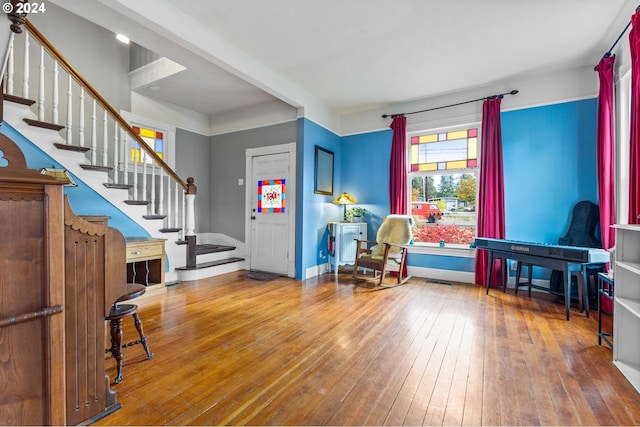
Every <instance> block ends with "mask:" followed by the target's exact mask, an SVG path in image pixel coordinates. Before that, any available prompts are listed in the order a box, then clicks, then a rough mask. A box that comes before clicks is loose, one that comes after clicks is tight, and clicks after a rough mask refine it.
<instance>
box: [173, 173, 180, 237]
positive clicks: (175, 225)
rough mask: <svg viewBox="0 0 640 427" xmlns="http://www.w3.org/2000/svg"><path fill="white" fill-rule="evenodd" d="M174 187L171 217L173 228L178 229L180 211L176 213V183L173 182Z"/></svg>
mask: <svg viewBox="0 0 640 427" xmlns="http://www.w3.org/2000/svg"><path fill="white" fill-rule="evenodd" d="M174 184H175V187H174V194H173V211H174V215H173V228H178V219H179V218H178V216H179V215H180V211H178V191H179V190H178V187H179V185H178V182H177V181H174Z"/></svg>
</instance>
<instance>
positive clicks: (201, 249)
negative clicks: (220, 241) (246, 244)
mask: <svg viewBox="0 0 640 427" xmlns="http://www.w3.org/2000/svg"><path fill="white" fill-rule="evenodd" d="M235 248H236V247H235V246H227V245H214V244H208V243H206V244H200V245H196V255H204V254H212V253H216V252H226V251H232V250H234V249H235Z"/></svg>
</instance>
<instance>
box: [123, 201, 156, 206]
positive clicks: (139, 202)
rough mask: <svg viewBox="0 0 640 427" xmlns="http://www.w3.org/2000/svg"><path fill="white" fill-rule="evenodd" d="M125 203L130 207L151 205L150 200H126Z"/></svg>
mask: <svg viewBox="0 0 640 427" xmlns="http://www.w3.org/2000/svg"><path fill="white" fill-rule="evenodd" d="M124 202H125V203H126V204H128V205H148V204H149V203H151V202H150V201H148V200H125V201H124Z"/></svg>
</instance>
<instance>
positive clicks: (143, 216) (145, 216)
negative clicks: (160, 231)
mask: <svg viewBox="0 0 640 427" xmlns="http://www.w3.org/2000/svg"><path fill="white" fill-rule="evenodd" d="M166 217H167V216H166V215H142V218H144V219H165V218H166Z"/></svg>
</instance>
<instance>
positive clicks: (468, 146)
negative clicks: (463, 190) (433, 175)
mask: <svg viewBox="0 0 640 427" xmlns="http://www.w3.org/2000/svg"><path fill="white" fill-rule="evenodd" d="M410 162H411V172H428V171H439V170H442V171H447V170H456V169H468V168H476V167H477V166H478V129H477V128H471V129H466V130H458V131H453V132H441V133H431V134H427V135H418V136H412V137H411V144H410Z"/></svg>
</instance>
